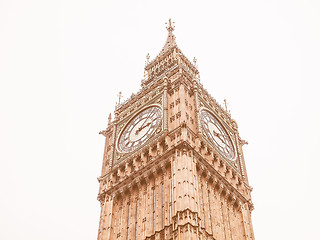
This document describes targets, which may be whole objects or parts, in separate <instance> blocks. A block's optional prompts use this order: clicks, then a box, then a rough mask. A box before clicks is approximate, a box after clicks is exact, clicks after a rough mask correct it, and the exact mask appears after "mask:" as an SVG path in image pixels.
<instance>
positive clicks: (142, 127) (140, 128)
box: [136, 122, 151, 135]
mask: <svg viewBox="0 0 320 240" xmlns="http://www.w3.org/2000/svg"><path fill="white" fill-rule="evenodd" d="M150 124H151V122H149V123H147V124H146V125H144V126H141V127H139V129H138V130H137V131H136V135H138V133H139V132H140V131H141V130H142V129H144V128H145V127H148V126H149V125H150Z"/></svg>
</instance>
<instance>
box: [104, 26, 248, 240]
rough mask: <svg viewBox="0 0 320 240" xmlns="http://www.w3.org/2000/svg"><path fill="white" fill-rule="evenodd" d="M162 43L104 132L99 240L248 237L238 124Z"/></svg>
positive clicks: (191, 67) (171, 43)
mask: <svg viewBox="0 0 320 240" xmlns="http://www.w3.org/2000/svg"><path fill="white" fill-rule="evenodd" d="M167 30H168V38H167V40H166V43H165V45H164V47H163V49H162V50H161V52H160V53H159V55H158V56H157V57H156V58H155V59H154V60H152V61H150V62H149V58H147V62H146V66H145V73H146V74H145V77H144V79H143V80H142V82H141V90H140V91H139V92H137V93H135V94H132V95H131V97H130V98H129V99H127V100H126V101H124V102H123V103H121V104H120V103H119V104H118V105H117V106H116V109H115V112H114V116H115V117H114V120H113V121H111V117H109V123H108V126H107V128H106V130H103V131H101V132H100V133H101V134H102V135H103V136H105V149H104V156H103V164H102V171H101V176H100V177H99V178H98V180H99V183H100V188H99V194H98V200H99V201H100V203H101V214H100V223H99V232H98V240H111V239H112V240H115V239H117V240H118V239H119V240H120V239H124V240H142V239H154V240H156V239H159V240H160V239H168V240H169V239H180V240H182V239H190V240H193V239H215V240H220V239H234V240H241V239H244V240H247V239H254V234H253V228H252V223H251V211H252V210H253V204H252V202H251V190H252V188H251V187H250V186H249V183H248V177H247V172H246V168H245V161H244V156H243V152H242V146H243V145H244V144H246V142H245V141H244V140H242V139H241V138H240V136H239V132H238V126H237V123H236V121H235V120H234V119H232V118H231V115H230V113H229V111H227V109H224V108H223V107H221V105H219V104H218V103H217V101H216V100H215V99H214V98H213V97H212V96H211V95H210V94H209V93H208V91H207V90H206V89H205V88H204V87H203V86H202V84H201V83H200V81H199V72H198V69H197V65H196V61H195V60H194V62H193V63H191V62H190V61H189V60H188V59H187V58H186V57H185V55H184V54H183V53H182V52H181V50H180V49H179V48H178V46H177V44H176V41H175V36H174V34H173V31H174V26H173V25H172V23H171V20H169V23H168V26H167Z"/></svg>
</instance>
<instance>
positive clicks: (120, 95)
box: [118, 91, 123, 105]
mask: <svg viewBox="0 0 320 240" xmlns="http://www.w3.org/2000/svg"><path fill="white" fill-rule="evenodd" d="M118 97H119V102H118V105H120V101H121V98H122V97H123V96H122V92H121V91H120V92H119V94H118Z"/></svg>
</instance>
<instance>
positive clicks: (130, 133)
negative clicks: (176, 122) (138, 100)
mask: <svg viewBox="0 0 320 240" xmlns="http://www.w3.org/2000/svg"><path fill="white" fill-rule="evenodd" d="M161 119H162V111H161V108H160V107H157V106H152V107H149V108H147V109H144V110H143V111H141V112H140V113H138V114H137V115H136V116H134V117H133V118H132V119H131V120H130V122H129V123H128V124H127V125H126V126H125V127H124V129H123V130H122V132H121V134H120V137H119V140H118V149H119V151H120V152H132V151H134V150H135V149H137V148H138V147H140V146H141V145H142V144H143V143H145V142H146V141H147V140H148V139H149V138H150V137H151V135H152V134H153V133H154V132H155V130H156V129H157V127H158V126H159V124H160V122H161Z"/></svg>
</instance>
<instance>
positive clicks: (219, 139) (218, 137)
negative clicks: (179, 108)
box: [200, 110, 235, 160]
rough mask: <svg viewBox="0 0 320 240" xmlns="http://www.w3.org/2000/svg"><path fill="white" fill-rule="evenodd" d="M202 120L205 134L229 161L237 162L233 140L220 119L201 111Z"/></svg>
mask: <svg viewBox="0 0 320 240" xmlns="http://www.w3.org/2000/svg"><path fill="white" fill-rule="evenodd" d="M200 118H201V124H202V127H203V129H204V132H205V133H206V135H207V136H208V138H209V139H210V141H211V142H212V143H213V144H214V145H215V146H216V147H217V149H218V150H219V152H220V153H221V154H222V155H223V156H224V157H226V158H227V159H229V160H235V151H234V146H233V143H232V141H231V138H230V136H229V135H228V133H227V131H226V130H225V128H224V127H223V126H222V124H221V123H220V122H219V121H218V119H217V118H216V117H215V116H214V115H213V114H211V113H210V112H209V111H206V110H202V111H201V113H200Z"/></svg>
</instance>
